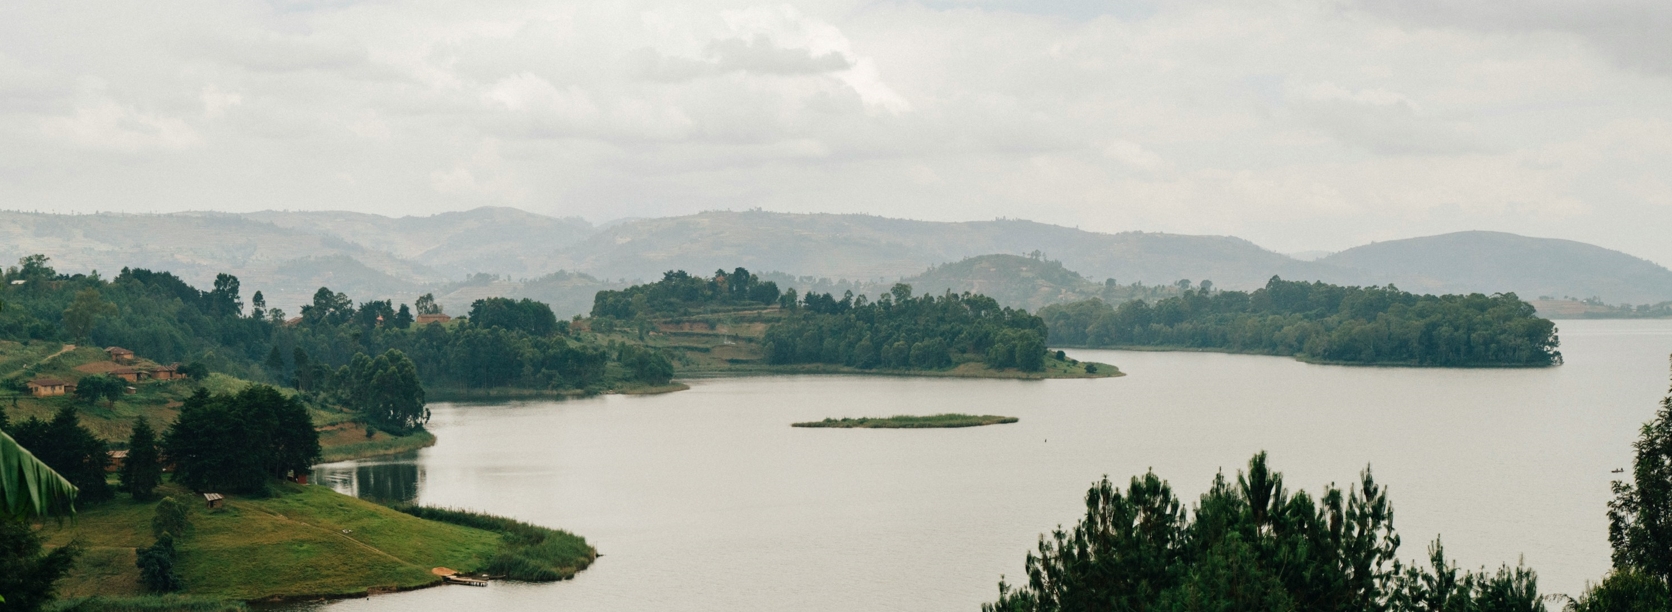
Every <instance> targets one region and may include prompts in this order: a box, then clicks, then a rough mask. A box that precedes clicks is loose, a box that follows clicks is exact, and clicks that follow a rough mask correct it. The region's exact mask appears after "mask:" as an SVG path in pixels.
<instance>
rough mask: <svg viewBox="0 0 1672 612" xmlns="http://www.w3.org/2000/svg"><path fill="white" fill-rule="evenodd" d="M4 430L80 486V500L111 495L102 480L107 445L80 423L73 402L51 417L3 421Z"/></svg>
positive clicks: (107, 497) (106, 457) (91, 501)
mask: <svg viewBox="0 0 1672 612" xmlns="http://www.w3.org/2000/svg"><path fill="white" fill-rule="evenodd" d="M0 424H3V426H4V428H5V430H6V433H8V434H10V435H11V436H12V439H13V440H17V443H18V444H19V445H21V446H23V447H24V448H27V449H29V450H30V451H32V452H34V453H35V457H36V458H38V459H40V460H41V461H42V462H44V463H46V464H47V466H49V467H51V468H52V469H53V471H56V472H58V473H59V474H60V475H62V476H63V477H64V478H65V479H67V480H69V481H70V484H73V485H75V486H76V487H77V488H79V489H81V495H80V496H79V497H78V498H77V499H78V500H80V501H81V502H83V503H98V502H102V501H105V500H108V499H110V498H112V497H113V496H114V493H113V492H112V491H111V490H110V486H109V485H107V484H105V466H107V465H110V446H109V445H108V444H106V443H105V441H104V440H101V439H99V437H98V436H96V435H93V432H92V431H89V430H88V429H87V428H86V427H85V426H83V425H82V424H81V419H80V417H78V416H77V415H76V410H75V407H74V406H64V407H62V408H59V409H58V412H57V413H55V414H53V416H52V419H51V420H47V421H42V420H40V419H37V418H35V417H29V418H28V419H26V420H24V421H22V422H19V423H16V424H4V419H0Z"/></svg>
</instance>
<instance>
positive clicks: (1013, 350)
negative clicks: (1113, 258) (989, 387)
mask: <svg viewBox="0 0 1672 612" xmlns="http://www.w3.org/2000/svg"><path fill="white" fill-rule="evenodd" d="M579 324H580V325H582V326H584V327H585V328H586V329H588V330H590V331H592V332H594V333H596V334H599V335H601V336H603V337H605V338H607V339H608V340H609V341H610V342H611V343H619V344H622V345H638V346H642V347H644V349H645V350H647V351H651V352H656V353H661V354H666V355H668V356H670V358H671V359H672V361H673V363H674V365H675V367H676V368H677V370H678V372H679V374H680V375H682V376H746V375H770V374H869V375H893V376H935V377H956V378H1019V379H1043V378H1106V377H1113V376H1121V375H1122V374H1121V372H1120V370H1119V369H1118V368H1116V367H1115V366H1112V365H1109V364H1102V363H1090V362H1084V363H1082V362H1080V361H1076V360H1073V359H1070V358H1068V356H1067V355H1065V354H1063V353H1062V352H1061V351H1049V350H1046V344H1045V339H1046V338H1045V333H1046V328H1045V323H1044V321H1043V320H1041V319H1040V318H1039V317H1036V316H1034V315H1031V314H1028V313H1027V311H1024V310H1018V309H1013V308H1005V307H1001V306H999V304H998V302H996V301H994V300H993V299H992V298H989V297H987V296H984V295H979V294H970V293H964V294H951V293H948V294H946V295H942V296H933V295H925V296H917V297H914V296H913V295H912V288H911V287H910V286H908V285H903V284H897V285H895V286H894V288H893V289H892V290H891V291H890V292H888V293H886V294H883V295H882V296H880V297H879V298H878V299H877V300H876V301H874V302H872V301H870V300H869V299H868V298H866V297H865V296H863V295H861V296H857V297H855V296H853V295H851V294H849V295H843V296H841V297H840V298H838V297H837V296H834V295H831V294H820V293H813V292H809V293H808V294H807V295H805V296H798V295H796V292H795V290H793V289H791V290H789V291H785V292H780V291H779V289H778V287H777V285H776V284H775V283H773V282H771V281H761V280H760V279H759V278H758V277H757V276H755V275H754V274H751V273H750V272H749V271H748V270H746V269H743V268H737V269H736V270H733V271H731V272H725V271H718V272H716V273H715V275H714V276H713V277H710V278H704V277H699V276H692V275H690V274H688V273H686V272H683V271H676V272H669V273H667V274H666V275H664V276H663V278H662V280H660V281H657V282H654V283H647V284H642V285H634V286H632V287H628V288H626V289H622V290H620V291H600V292H598V294H597V296H596V299H595V301H594V304H593V308H592V316H591V317H590V318H588V319H585V320H582V321H581V322H580V323H579ZM628 362H629V360H628V359H627V358H623V363H628Z"/></svg>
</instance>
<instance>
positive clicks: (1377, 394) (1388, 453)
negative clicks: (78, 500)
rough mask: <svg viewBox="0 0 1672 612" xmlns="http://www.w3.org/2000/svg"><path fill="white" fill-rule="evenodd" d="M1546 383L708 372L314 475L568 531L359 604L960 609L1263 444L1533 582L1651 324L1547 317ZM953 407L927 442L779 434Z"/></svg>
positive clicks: (1146, 368) (1578, 504)
mask: <svg viewBox="0 0 1672 612" xmlns="http://www.w3.org/2000/svg"><path fill="white" fill-rule="evenodd" d="M1558 323H1559V325H1560V327H1561V338H1562V351H1563V353H1564V354H1565V355H1566V357H1567V364H1566V365H1564V366H1562V367H1558V368H1548V369H1541V370H1423V369H1402V368H1353V367H1341V366H1317V365H1308V364H1303V363H1299V362H1296V361H1294V360H1291V359H1287V358H1280V357H1259V356H1246V355H1220V354H1213V353H1149V352H1126V351H1089V350H1087V351H1073V352H1072V354H1073V355H1074V356H1076V357H1078V358H1080V359H1091V360H1097V361H1103V362H1109V363H1114V364H1117V365H1119V366H1120V367H1121V369H1122V370H1123V371H1125V372H1126V373H1127V374H1128V376H1126V377H1122V378H1113V379H1098V380H1058V381H1001V380H939V379H911V378H881V377H879V378H867V377H814V376H807V377H784V378H748V379H727V380H702V381H696V382H694V383H693V384H692V389H691V390H689V391H685V392H680V393H674V394H669V395H662V396H654V397H623V396H608V397H599V398H591V399H584V400H572V401H560V402H530V403H518V404H510V405H458V404H454V405H446V404H443V405H436V406H434V407H433V409H434V412H435V418H434V420H433V421H432V422H431V424H430V427H431V429H432V431H434V432H435V434H436V435H437V437H438V438H439V439H440V441H439V443H438V444H437V445H436V446H435V447H433V448H429V449H425V450H423V451H420V452H418V453H415V454H414V455H413V456H409V457H404V458H398V459H394V460H385V461H369V462H361V463H352V462H350V463H339V464H333V465H330V466H324V467H322V468H320V470H319V471H320V473H319V476H321V477H322V478H321V481H322V482H330V483H334V486H337V487H338V488H339V489H342V490H345V491H350V492H358V493H359V494H360V495H362V496H368V497H370V496H382V497H396V498H416V499H417V500H418V501H420V502H422V503H425V504H431V505H440V506H456V507H465V508H473V509H480V510H485V511H488V512H492V513H496V514H503V515H508V516H512V517H516V518H519V519H522V520H525V521H530V522H534V523H538V524H542V525H547V526H552V527H558V528H562V529H567V530H570V531H573V532H575V533H577V534H580V535H582V536H585V537H586V538H587V540H588V541H590V542H591V543H592V544H593V545H594V546H596V547H597V548H598V550H599V551H600V552H602V553H603V554H604V555H605V556H604V557H602V558H600V559H599V560H598V562H597V563H596V564H595V565H593V566H592V568H591V569H588V570H586V571H585V572H582V573H581V574H580V575H579V576H578V577H577V578H576V579H574V580H573V581H568V582H562V583H556V584H541V585H527V584H510V583H496V584H494V585H493V586H492V587H490V588H487V589H477V588H464V587H442V588H436V589H427V590H422V591H415V592H409V593H401V594H394V595H385V596H378V597H372V598H369V599H361V600H349V601H343V602H337V603H333V604H330V605H327V606H323V607H324V608H328V610H329V612H351V611H358V610H413V609H435V610H442V609H446V610H457V609H479V610H502V611H522V610H552V609H570V610H653V609H654V610H784V609H794V610H914V611H915V610H966V611H967V610H975V609H978V607H979V605H980V604H981V603H982V602H984V601H988V600H990V599H991V598H992V597H993V596H994V595H995V593H996V587H995V584H996V583H997V581H998V579H999V577H1000V575H1010V576H1013V577H1015V576H1020V575H1022V563H1023V556H1024V554H1025V553H1026V552H1027V551H1029V550H1030V549H1031V548H1032V547H1033V546H1034V544H1035V542H1036V540H1037V538H1038V536H1039V535H1040V533H1042V532H1045V531H1048V530H1050V529H1052V528H1053V527H1055V526H1057V525H1059V524H1063V525H1072V524H1073V523H1074V522H1075V521H1076V520H1077V519H1078V518H1079V517H1080V516H1081V515H1082V514H1083V511H1084V508H1083V505H1082V502H1081V497H1082V495H1084V493H1085V491H1086V489H1087V488H1088V486H1089V485H1090V484H1091V483H1092V482H1093V481H1094V480H1096V479H1098V478H1100V477H1101V476H1103V475H1105V474H1107V475H1109V476H1110V477H1112V478H1114V479H1116V480H1117V481H1118V482H1122V483H1124V482H1125V480H1126V479H1127V478H1128V477H1130V476H1131V475H1134V474H1139V473H1142V472H1144V471H1145V470H1146V469H1152V468H1153V469H1154V470H1155V472H1156V473H1157V474H1159V475H1160V476H1161V477H1163V478H1166V479H1167V480H1169V481H1171V482H1172V484H1173V487H1174V489H1175V490H1176V491H1177V492H1178V493H1179V494H1180V495H1182V496H1184V497H1185V498H1186V499H1187V500H1193V499H1194V498H1195V497H1196V496H1198V495H1199V494H1200V493H1201V492H1202V491H1203V490H1204V489H1206V488H1207V486H1208V485H1209V483H1210V482H1211V480H1212V478H1213V475H1214V473H1215V472H1218V471H1220V470H1224V471H1225V472H1226V473H1227V474H1233V473H1234V472H1235V471H1236V470H1237V469H1238V468H1240V467H1242V466H1243V465H1245V464H1246V462H1247V460H1248V458H1249V456H1251V455H1252V454H1254V453H1255V452H1258V451H1260V450H1266V451H1269V452H1270V453H1271V460H1272V463H1273V465H1274V466H1275V467H1276V468H1277V469H1279V470H1281V471H1283V472H1284V474H1285V476H1286V482H1287V484H1288V485H1289V487H1290V488H1291V489H1296V488H1304V489H1307V490H1310V491H1314V492H1316V491H1317V490H1318V489H1319V487H1320V486H1321V485H1324V484H1326V483H1331V482H1334V483H1340V484H1343V485H1346V484H1348V483H1351V482H1354V481H1355V480H1356V478H1357V474H1358V472H1359V470H1361V469H1363V468H1364V466H1365V465H1366V464H1369V465H1371V466H1372V467H1373V469H1374V472H1375V475H1376V478H1377V480H1378V481H1380V482H1382V483H1384V484H1386V485H1388V487H1389V488H1390V496H1391V498H1392V501H1393V504H1394V508H1395V511H1396V512H1395V520H1394V525H1395V526H1396V527H1397V528H1398V529H1399V532H1400V534H1401V535H1402V537H1403V540H1404V546H1403V547H1402V548H1401V556H1403V557H1406V558H1418V557H1422V556H1423V555H1424V549H1425V547H1426V546H1427V544H1428V543H1429V542H1430V541H1432V540H1433V538H1434V536H1435V535H1436V534H1444V537H1445V540H1444V541H1445V545H1446V550H1447V552H1448V553H1449V554H1450V555H1451V556H1453V557H1454V558H1456V559H1457V560H1458V561H1459V563H1460V564H1461V565H1464V566H1480V565H1490V566H1493V567H1496V566H1497V565H1498V564H1500V563H1503V562H1509V563H1511V564H1513V563H1515V562H1516V560H1517V559H1518V558H1524V559H1525V560H1526V563H1527V564H1528V565H1529V566H1531V567H1533V568H1535V569H1536V570H1537V571H1538V572H1539V575H1540V584H1541V587H1542V589H1543V590H1544V591H1546V592H1575V591H1577V590H1578V589H1580V588H1581V587H1582V585H1583V584H1584V583H1585V581H1587V580H1595V579H1597V578H1599V577H1600V576H1602V574H1603V573H1604V572H1605V571H1606V570H1607V569H1608V565H1609V563H1608V555H1609V549H1608V542H1607V521H1606V519H1605V517H1604V511H1605V503H1606V501H1607V499H1608V497H1609V493H1608V483H1609V481H1610V480H1611V479H1613V478H1615V477H1616V476H1615V475H1613V474H1610V470H1612V469H1614V468H1621V467H1627V466H1628V465H1629V463H1630V458H1631V453H1630V446H1629V445H1630V443H1631V441H1632V440H1633V439H1634V438H1635V435H1636V431H1637V428H1638V426H1639V424H1641V423H1642V422H1643V421H1645V420H1647V419H1649V418H1650V417H1651V416H1652V415H1653V412H1654V410H1655V408H1656V405H1657V401H1658V400H1659V398H1660V397H1661V396H1663V395H1664V394H1665V392H1666V389H1667V355H1668V353H1672V322H1668V321H1560V322H1558ZM941 412H966V413H976V414H1000V415H1009V416H1017V417H1020V418H1021V422H1019V423H1016V424H1012V425H998V426H990V427H979V428H970V429H948V430H838V429H794V428H791V427H790V426H789V425H790V423H792V422H795V421H806V420H817V419H822V418H825V417H842V416H885V415H894V414H935V413H941Z"/></svg>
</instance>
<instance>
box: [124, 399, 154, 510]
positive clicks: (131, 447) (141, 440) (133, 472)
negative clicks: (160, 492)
mask: <svg viewBox="0 0 1672 612" xmlns="http://www.w3.org/2000/svg"><path fill="white" fill-rule="evenodd" d="M119 477H120V478H121V481H122V488H123V489H126V490H127V491H128V493H129V494H130V495H133V497H134V499H138V500H150V499H152V498H154V497H155V496H156V495H155V491H156V489H157V485H159V484H162V481H163V465H162V460H161V457H159V453H158V452H157V432H156V431H154V430H152V429H151V424H150V423H149V422H147V421H146V420H145V417H140V418H139V421H138V422H137V423H134V431H133V434H132V435H130V436H128V458H127V460H126V461H125V462H123V463H122V472H121V473H120V474H119Z"/></svg>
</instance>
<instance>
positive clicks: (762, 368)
mask: <svg viewBox="0 0 1672 612" xmlns="http://www.w3.org/2000/svg"><path fill="white" fill-rule="evenodd" d="M1081 363H1098V362H1081ZM1098 365H1100V366H1107V367H1108V368H1109V369H1110V370H1112V371H1111V372H1109V373H1102V372H1099V373H1096V374H1085V373H1078V374H1076V373H1052V372H1049V371H1046V372H1023V371H1020V370H981V371H979V372H967V371H966V372H959V371H958V369H957V368H956V367H955V368H953V369H950V370H884V369H871V370H863V369H860V368H854V367H849V366H836V365H826V364H795V365H758V366H756V365H751V366H739V367H735V368H723V369H703V370H689V371H685V372H681V373H680V378H686V379H714V378H749V377H756V376H795V375H802V374H834V375H841V376H880V377H899V378H969V379H991V380H1059V379H1061V380H1072V379H1093V378H1119V377H1122V376H1126V373H1125V372H1122V371H1121V370H1120V368H1117V367H1115V366H1113V365H1110V364H1106V363H1098Z"/></svg>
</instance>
